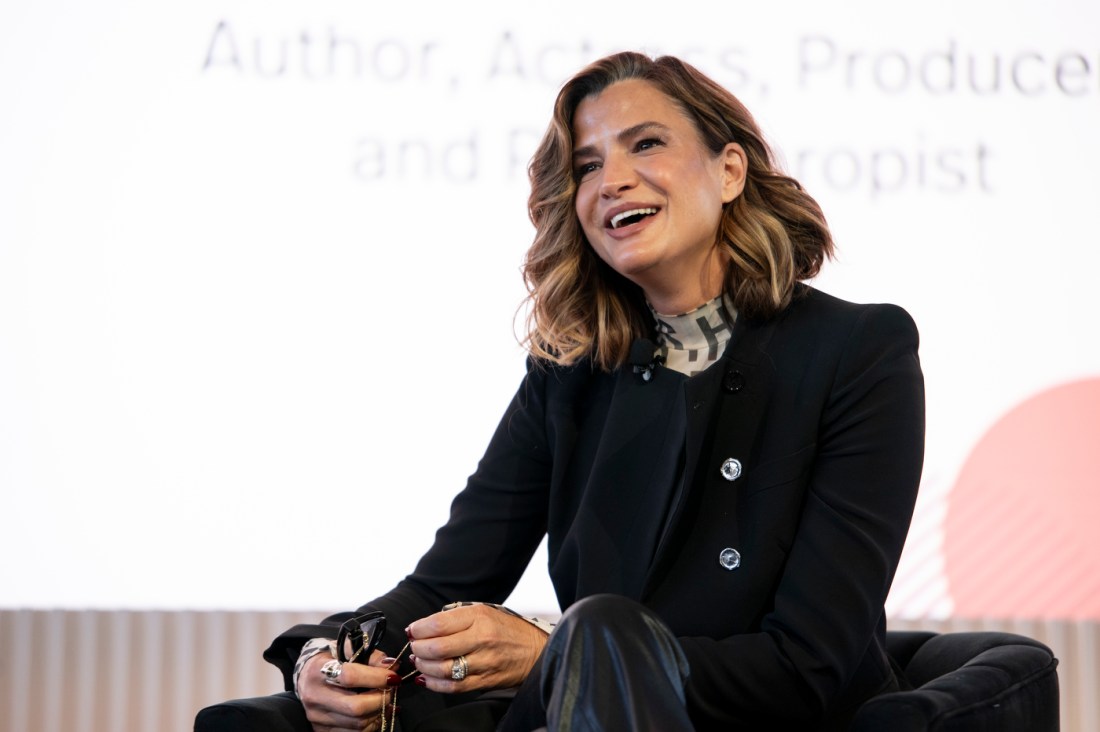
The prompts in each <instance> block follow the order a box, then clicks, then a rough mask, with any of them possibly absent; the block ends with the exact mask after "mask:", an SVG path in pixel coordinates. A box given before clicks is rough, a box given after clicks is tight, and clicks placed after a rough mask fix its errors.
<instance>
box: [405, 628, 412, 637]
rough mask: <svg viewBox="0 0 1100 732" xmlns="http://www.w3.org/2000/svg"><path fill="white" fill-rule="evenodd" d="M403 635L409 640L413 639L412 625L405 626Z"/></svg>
mask: <svg viewBox="0 0 1100 732" xmlns="http://www.w3.org/2000/svg"><path fill="white" fill-rule="evenodd" d="M405 637H406V638H408V639H409V640H412V639H413V632H412V626H411V625H410V626H409V627H407V628H405Z"/></svg>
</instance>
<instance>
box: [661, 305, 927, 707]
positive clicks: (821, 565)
mask: <svg viewBox="0 0 1100 732" xmlns="http://www.w3.org/2000/svg"><path fill="white" fill-rule="evenodd" d="M854 321H855V324H854V326H853V327H852V328H851V330H850V332H849V333H848V334H847V338H846V339H845V343H844V346H843V350H842V352H841V354H840V355H839V358H838V359H837V360H836V362H835V363H836V364H837V365H836V367H835V373H834V374H833V377H832V380H831V386H830V387H829V391H828V396H827V397H826V399H825V401H824V408H823V411H822V413H821V416H820V427H819V430H818V435H817V446H818V452H817V456H816V459H815V460H814V463H813V466H812V468H811V473H810V476H809V479H808V483H807V486H806V489H805V494H804V501H803V503H802V508H801V516H800V517H799V519H798V528H797V530H796V532H795V534H794V538H793V541H792V544H791V546H790V549H789V554H788V556H787V561H786V564H785V566H784V569H783V571H782V574H781V576H780V577H779V579H778V584H777V586H776V591H775V596H774V605H773V607H772V608H771V610H770V612H768V613H767V614H766V615H765V616H764V618H763V620H762V622H761V624H760V629H759V632H753V633H747V634H741V635H735V636H733V637H729V638H724V639H712V638H703V637H686V638H681V639H680V641H681V645H682V647H683V649H684V652H685V654H686V655H687V658H688V660H689V662H690V664H691V676H690V679H689V682H688V685H687V695H688V703H689V708H695V709H696V710H698V711H700V712H701V715H702V716H703V717H704V718H709V719H712V720H719V721H724V722H725V723H727V724H728V725H730V726H732V725H737V724H740V723H744V722H746V721H747V720H756V721H759V720H760V719H767V720H770V721H771V722H772V723H775V724H777V725H778V723H779V722H780V721H781V720H788V721H789V723H802V724H807V723H811V722H812V721H813V720H820V719H821V718H822V717H823V716H825V715H827V714H829V713H831V712H833V711H835V708H834V707H833V705H835V703H836V701H837V699H838V698H840V697H842V696H843V695H844V693H845V690H846V689H847V688H848V687H849V684H850V683H851V680H852V678H853V677H854V676H855V674H856V672H857V670H858V669H859V667H860V665H861V664H865V663H868V657H872V661H871V662H873V663H876V664H878V663H882V664H885V659H884V658H882V660H881V661H878V660H876V659H874V658H873V657H874V656H875V654H874V653H869V650H868V649H869V648H870V646H871V644H872V642H873V639H874V637H875V634H876V633H877V632H881V627H880V623H882V621H883V607H884V603H885V600H886V595H887V592H888V590H889V588H890V583H891V581H892V579H893V576H894V572H895V570H896V568H897V564H898V560H899V557H900V555H901V550H902V545H903V544H904V541H905V535H906V533H907V531H908V527H909V522H910V519H911V517H912V511H913V505H914V503H915V500H916V494H917V487H918V484H919V482H920V474H921V466H922V462H923V455H924V384H923V377H922V374H921V370H920V364H919V362H918V357H917V346H918V337H917V330H916V326H915V325H914V324H913V321H912V320H911V318H910V317H909V316H908V314H907V313H905V311H904V310H902V309H901V308H897V307H895V306H889V305H881V306H871V307H868V308H865V309H863V311H862V312H861V314H860V316H859V317H858V318H856V319H854ZM843 337H844V336H843V334H842V335H841V338H843ZM878 655H880V656H881V654H878ZM888 675H889V670H888V669H880V670H879V673H878V674H877V677H878V678H884V677H887V676H888ZM870 693H874V690H872V691H871V692H870Z"/></svg>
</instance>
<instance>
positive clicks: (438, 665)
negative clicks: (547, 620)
mask: <svg viewBox="0 0 1100 732" xmlns="http://www.w3.org/2000/svg"><path fill="white" fill-rule="evenodd" d="M407 632H408V634H409V639H410V640H411V641H412V645H411V647H410V653H412V654H413V656H415V663H416V668H417V669H418V670H419V671H420V673H421V675H422V676H421V677H420V678H422V679H423V681H420V678H418V679H417V683H419V684H422V685H423V686H426V687H427V688H429V689H431V690H432V691H440V692H444V693H457V692H462V691H473V690H475V689H482V690H484V689H505V688H509V687H512V686H519V685H520V684H522V683H523V681H524V679H526V678H527V675H528V674H529V673H531V669H532V668H533V667H534V665H535V661H536V660H538V657H539V654H540V653H542V648H543V646H545V645H546V638H547V636H546V633H544V632H543V631H541V630H539V629H538V628H537V627H535V626H534V625H532V624H531V623H529V622H527V621H526V620H524V619H523V618H518V617H516V616H515V615H510V614H509V613H506V612H502V611H501V610H498V609H496V608H494V607H490V606H489V605H466V606H462V607H457V608H455V609H453V610H446V611H443V612H438V613H436V614H435V615H429V616H428V617H426V618H421V619H420V620H417V621H416V622H415V623H413V624H412V625H410V626H409V627H408V629H407ZM460 656H461V657H464V659H465V661H466V677H465V678H464V679H462V680H461V681H455V680H454V679H452V678H451V674H452V671H453V669H454V667H455V660H456V659H458V658H459V657H460Z"/></svg>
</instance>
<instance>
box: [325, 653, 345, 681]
mask: <svg viewBox="0 0 1100 732" xmlns="http://www.w3.org/2000/svg"><path fill="white" fill-rule="evenodd" d="M343 670H344V664H342V663H340V662H339V661H337V660H336V659H335V658H334V659H332V660H331V661H325V665H324V666H322V667H321V673H323V674H324V675H325V681H328V682H333V681H339V680H340V672H341V671H343Z"/></svg>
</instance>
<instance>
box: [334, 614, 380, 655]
mask: <svg viewBox="0 0 1100 732" xmlns="http://www.w3.org/2000/svg"><path fill="white" fill-rule="evenodd" d="M372 621H374V622H375V625H374V631H373V632H372V633H371V634H369V635H368V637H367V640H366V646H364V645H363V635H364V634H363V626H364V625H366V624H367V623H370V622H372ZM385 634H386V616H385V614H384V613H383V612H382V611H381V610H372V611H371V612H369V613H364V614H363V615H356V616H355V617H353V618H350V619H348V620H346V621H344V623H343V625H341V626H340V633H339V635H337V637H336V657H337V658H338V659H339V660H340V662H341V663H351V662H355V663H363V664H365V663H369V662H370V656H371V653H373V652H374V650H375V649H376V648H378V644H379V643H381V642H382V637H383V636H384V635H385ZM345 644H350V647H351V655H350V656H348V655H347V654H346V653H345V651H344V647H345ZM360 657H362V660H360Z"/></svg>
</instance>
